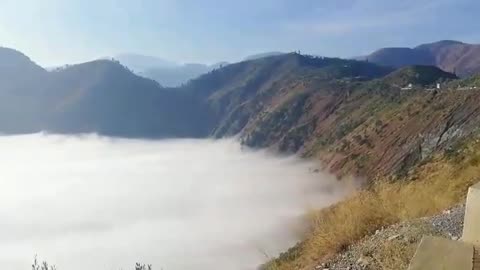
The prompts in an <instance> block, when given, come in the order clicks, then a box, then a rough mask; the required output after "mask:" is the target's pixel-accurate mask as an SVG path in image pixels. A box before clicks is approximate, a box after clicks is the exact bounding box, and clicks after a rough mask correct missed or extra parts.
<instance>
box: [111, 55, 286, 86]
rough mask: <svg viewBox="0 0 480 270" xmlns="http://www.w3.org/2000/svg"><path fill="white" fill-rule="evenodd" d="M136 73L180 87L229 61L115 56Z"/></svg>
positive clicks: (253, 57)
mask: <svg viewBox="0 0 480 270" xmlns="http://www.w3.org/2000/svg"><path fill="white" fill-rule="evenodd" d="M280 54H283V53H281V52H265V53H259V54H255V55H250V56H247V57H246V58H245V59H244V60H255V59H259V58H264V57H268V56H274V55H280ZM113 58H114V59H116V60H118V61H119V62H120V63H122V64H123V65H125V66H127V67H128V68H130V69H132V70H133V71H134V72H135V73H136V74H138V75H141V76H143V77H146V78H150V79H152V80H156V81H157V82H159V83H160V84H161V85H162V86H165V87H178V86H181V85H182V84H185V83H187V82H188V81H189V80H191V79H194V78H196V77H198V76H200V75H202V74H205V73H208V72H210V71H212V70H214V69H217V68H220V67H222V66H226V65H228V64H229V63H228V62H218V63H215V64H211V65H208V64H201V63H183V64H179V63H176V62H172V61H169V60H165V59H162V58H158V57H154V56H146V55H141V54H120V55H117V56H114V57H113Z"/></svg>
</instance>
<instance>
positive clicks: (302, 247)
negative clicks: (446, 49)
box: [267, 91, 480, 269]
mask: <svg viewBox="0 0 480 270" xmlns="http://www.w3.org/2000/svg"><path fill="white" fill-rule="evenodd" d="M478 94H479V93H478V92H477V91H464V92H458V91H455V92H454V91H451V92H444V93H441V97H442V98H440V99H439V100H438V102H437V105H442V106H445V108H444V109H442V113H444V114H445V115H448V114H449V112H450V115H452V114H451V112H452V111H455V110H458V106H456V104H457V102H458V103H463V104H464V105H463V106H462V107H463V108H465V107H469V106H472V105H470V104H469V103H468V101H469V100H471V99H474V101H475V100H478V97H477V95H478ZM416 95H417V94H415V95H414V96H413V97H411V98H409V99H408V100H405V102H403V103H401V104H399V105H398V106H394V107H391V108H388V109H386V110H384V111H383V112H382V113H380V114H379V115H378V116H377V117H384V118H385V120H387V121H388V122H389V123H392V121H394V118H395V117H398V113H396V112H397V111H404V110H405V108H408V107H409V106H412V104H415V105H416V106H415V108H417V109H421V110H422V111H421V113H415V114H413V115H412V116H410V117H409V120H403V121H407V122H418V121H421V120H424V119H425V118H429V117H435V114H433V115H432V113H433V112H431V111H429V110H427V109H426V107H424V106H421V104H423V102H424V101H425V100H428V96H427V99H425V98H426V97H424V96H416ZM474 101H473V102H474ZM419 105H420V106H419ZM427 107H428V106H427ZM422 108H423V109H422ZM455 108H457V109H455ZM467 111H468V110H467ZM474 111H475V110H474ZM428 113H430V116H428V117H427V115H428ZM423 114H425V116H423V117H420V118H419V116H418V115H423ZM467 115H469V116H470V117H472V114H471V113H470V114H467ZM417 116H418V117H417ZM404 118H406V117H404ZM449 119H454V117H453V118H452V117H451V116H450V118H449ZM377 120H378V119H377ZM470 120H471V121H475V118H473V119H468V121H467V122H469V121H470ZM375 121H376V120H375ZM451 121H453V120H451ZM420 123H423V125H424V124H425V123H424V122H420ZM423 125H421V126H423ZM406 127H408V124H407V125H403V126H402V129H403V130H404V129H406ZM461 127H463V128H465V129H466V128H467V127H468V125H467V124H466V122H463V125H461ZM465 134H468V135H465V136H460V137H458V138H457V139H456V140H452V143H451V144H449V147H445V148H441V149H442V150H439V149H437V150H436V151H434V152H433V154H432V156H431V157H430V158H428V159H425V160H423V161H420V162H419V163H417V164H416V165H415V166H412V167H411V168H410V170H409V171H407V172H406V173H405V174H403V175H400V176H397V177H395V179H396V181H392V177H390V175H388V174H383V175H381V176H377V179H376V180H377V181H375V182H374V183H372V184H371V186H370V187H369V188H368V189H366V190H364V191H361V192H359V193H357V194H355V195H353V196H352V197H351V198H349V199H347V200H345V201H343V202H341V203H339V204H337V205H335V206H333V207H331V208H328V209H324V210H321V211H319V212H316V213H313V214H312V215H311V219H310V221H311V224H310V225H311V229H310V231H309V233H308V234H307V235H306V237H305V240H304V241H303V242H302V243H300V244H299V245H297V246H296V247H295V248H292V249H291V250H289V251H288V252H286V253H284V254H282V255H281V256H280V257H279V258H278V259H275V260H273V261H272V262H271V263H270V264H268V265H267V268H269V269H312V267H313V266H315V265H317V263H318V262H320V261H322V260H323V259H325V258H328V257H329V256H332V255H333V254H335V253H338V252H340V251H342V250H344V249H345V248H346V247H347V246H349V245H351V244H353V243H355V242H357V241H358V240H360V239H361V238H363V237H365V236H367V235H370V234H372V233H373V232H375V230H377V229H379V228H381V227H384V226H386V225H390V224H394V223H398V222H400V221H407V220H411V219H414V218H418V217H423V216H428V215H432V214H435V213H438V212H439V211H441V210H443V209H446V208H449V207H452V206H454V205H456V204H458V203H460V202H462V201H463V200H464V198H465V195H466V191H467V189H468V187H469V186H471V185H472V184H474V183H476V182H478V181H479V180H480V179H479V176H478V175H479V173H480V136H479V133H478V131H476V129H472V130H471V132H469V133H465ZM399 263H404V262H399Z"/></svg>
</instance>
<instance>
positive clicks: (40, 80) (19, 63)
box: [0, 49, 209, 138]
mask: <svg viewBox="0 0 480 270" xmlns="http://www.w3.org/2000/svg"><path fill="white" fill-rule="evenodd" d="M7 52H8V53H9V54H6V53H5V49H2V50H0V55H2V56H4V55H7V57H8V58H7V57H5V59H6V60H9V61H8V62H6V61H4V60H3V59H1V61H0V62H1V63H3V64H2V67H1V68H0V98H1V99H0V132H1V133H26V132H39V131H41V130H46V131H51V132H59V133H87V132H95V133H99V134H105V135H113V136H122V137H155V138H157V137H204V136H206V135H207V134H208V133H207V130H206V128H205V127H207V126H208V124H207V123H206V121H208V119H209V116H208V115H205V114H206V113H207V112H208V111H207V110H206V109H204V108H200V106H201V104H200V103H198V102H195V101H193V99H192V97H190V96H187V95H185V94H183V93H181V92H176V91H174V90H173V89H165V88H162V87H161V86H160V85H159V84H158V83H157V82H155V81H153V80H150V79H145V78H142V77H139V76H137V75H135V74H134V73H132V72H131V71H130V70H128V69H127V68H126V67H124V66H122V65H120V64H119V63H118V62H114V61H110V60H97V61H93V62H88V63H84V64H78V65H72V66H68V67H65V68H61V69H56V70H55V71H51V72H47V71H45V70H43V69H41V68H40V67H38V66H37V65H35V64H34V63H33V62H31V61H29V60H28V58H26V57H25V56H24V55H22V54H20V53H15V54H13V53H11V51H7ZM7 63H10V64H7ZM12 78H13V79H12ZM179 108H181V110H179Z"/></svg>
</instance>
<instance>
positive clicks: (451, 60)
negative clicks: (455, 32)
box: [361, 40, 480, 77]
mask: <svg viewBox="0 0 480 270" xmlns="http://www.w3.org/2000/svg"><path fill="white" fill-rule="evenodd" d="M361 59H368V61H370V62H372V63H376V64H379V65H384V66H392V67H397V68H398V67H404V66H410V65H432V66H437V67H439V68H441V69H443V70H445V71H448V72H453V73H456V74H457V75H459V76H460V77H466V76H470V75H473V74H477V73H479V72H480V45H477V44H467V43H463V42H459V41H451V40H444V41H439V42H434V43H429V44H423V45H420V46H417V47H415V48H384V49H380V50H378V51H375V52H374V53H372V54H370V55H368V56H365V57H362V58H361Z"/></svg>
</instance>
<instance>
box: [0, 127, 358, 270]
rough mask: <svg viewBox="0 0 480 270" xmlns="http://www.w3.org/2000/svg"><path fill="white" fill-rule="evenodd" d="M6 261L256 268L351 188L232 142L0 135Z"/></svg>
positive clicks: (63, 266) (19, 265) (16, 265)
mask: <svg viewBox="0 0 480 270" xmlns="http://www.w3.org/2000/svg"><path fill="white" fill-rule="evenodd" d="M0 182H1V185H0V265H2V267H3V268H4V269H12V270H17V269H18V270H20V269H22V270H23V269H29V268H31V266H30V264H31V262H32V259H33V257H34V255H35V254H38V255H39V257H40V258H41V259H46V260H48V261H49V262H50V263H52V264H56V265H57V269H58V270H80V269H82V270H84V269H99V270H100V269H105V270H120V269H133V265H134V264H135V262H137V261H140V262H144V263H149V264H152V265H153V269H154V270H155V269H158V270H160V269H164V270H180V269H195V270H204V269H205V270H207V269H208V270H211V269H229V270H237V269H238V270H243V269H255V268H256V267H257V266H258V265H259V264H261V263H263V262H265V261H266V260H267V256H275V255H277V254H278V253H279V252H281V251H284V250H286V249H287V248H289V247H291V246H292V245H294V244H295V243H296V242H297V241H298V240H299V239H300V237H301V233H302V229H303V228H302V221H303V218H302V216H303V215H304V214H305V213H306V211H308V210H309V209H312V208H320V207H324V206H327V205H330V204H332V203H334V202H336V201H338V200H340V199H342V198H344V197H345V196H346V195H347V194H348V193H349V191H350V189H349V188H348V187H346V186H344V185H341V184H340V183H339V182H338V181H337V180H336V179H335V178H334V177H333V176H330V175H328V174H325V173H322V172H315V164H314V163H311V162H308V161H304V160H300V159H298V158H296V157H292V156H290V157H281V156H275V155H272V154H270V153H268V152H267V151H253V150H249V149H246V148H243V147H241V146H240V145H239V144H238V143H237V142H236V141H235V140H233V139H230V140H217V141H214V140H159V141H151V140H127V139H112V138H106V137H99V136H96V135H85V136H59V135H44V134H32V135H21V136H2V137H0Z"/></svg>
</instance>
